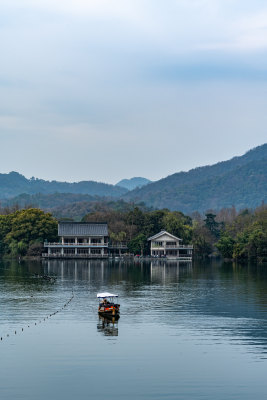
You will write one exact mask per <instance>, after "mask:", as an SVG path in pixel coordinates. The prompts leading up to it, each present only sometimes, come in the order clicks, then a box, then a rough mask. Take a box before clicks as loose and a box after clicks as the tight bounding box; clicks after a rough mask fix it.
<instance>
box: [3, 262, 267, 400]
mask: <svg viewBox="0 0 267 400" xmlns="http://www.w3.org/2000/svg"><path fill="white" fill-rule="evenodd" d="M44 274H49V275H53V276H56V279H55V281H54V282H50V281H46V280H44V279H43V278H42V277H41V276H42V275H44ZM101 291H110V292H115V293H118V294H119V303H120V304H121V317H120V319H119V321H118V322H116V323H114V324H112V322H107V321H105V320H103V319H101V318H99V316H98V313H97V307H98V301H97V299H96V294H97V292H101ZM0 310H1V313H0V336H1V337H2V340H1V341H0V398H1V399H4V400H9V399H12V400H14V399H15V400H16V399H20V400H22V399H23V400H24V399H25V400H26V399H27V400H37V399H38V400H40V399H41V400H43V399H45V400H47V399H64V400H68V399H71V400H73V399H89V398H92V399H98V400H102V399H109V400H113V399H153V400H155V399H213V400H214V399H222V400H225V399H242V400H244V399H250V400H251V399H252V398H259V399H263V398H266V396H267V380H266V368H267V266H266V265H265V266H249V265H245V266H241V265H236V264H232V263H229V264H226V263H223V262H220V261H213V262H211V261H208V262H194V263H193V264H179V263H178V262H174V261H173V262H171V261H170V262H166V261H160V260H154V261H152V262H141V261H137V262H133V261H128V262H123V261H113V262H111V261H95V260H94V261H88V260H84V261H83V260H78V261H73V260H68V261H66V260H65V261H58V260H55V261H53V260H52V261H40V262H38V261H36V262H33V261H32V262H26V261H22V262H21V263H18V262H16V261H5V262H4V261H2V262H0Z"/></svg>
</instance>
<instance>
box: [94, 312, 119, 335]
mask: <svg viewBox="0 0 267 400" xmlns="http://www.w3.org/2000/svg"><path fill="white" fill-rule="evenodd" d="M97 331H98V332H101V333H103V335H105V336H118V335H119V328H118V320H116V319H115V318H114V317H113V318H104V317H101V316H100V315H99V320H98V324H97Z"/></svg>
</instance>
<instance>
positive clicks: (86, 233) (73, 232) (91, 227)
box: [43, 222, 109, 258]
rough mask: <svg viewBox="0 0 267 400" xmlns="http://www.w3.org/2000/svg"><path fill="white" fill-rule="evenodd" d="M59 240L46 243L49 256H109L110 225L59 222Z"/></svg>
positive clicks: (46, 254) (47, 255)
mask: <svg viewBox="0 0 267 400" xmlns="http://www.w3.org/2000/svg"><path fill="white" fill-rule="evenodd" d="M58 236H59V241H58V242H57V243H47V242H46V243H44V247H45V248H47V253H45V254H43V256H44V257H48V258H79V257H80V258H105V257H108V246H109V243H108V226H107V224H106V223H96V222H93V223H85V222H84V223H82V222H59V224H58Z"/></svg>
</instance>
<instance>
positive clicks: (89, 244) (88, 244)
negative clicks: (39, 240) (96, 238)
mask: <svg viewBox="0 0 267 400" xmlns="http://www.w3.org/2000/svg"><path fill="white" fill-rule="evenodd" d="M107 246H108V243H61V242H54V243H48V242H45V243H44V247H107Z"/></svg>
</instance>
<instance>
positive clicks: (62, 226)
mask: <svg viewBox="0 0 267 400" xmlns="http://www.w3.org/2000/svg"><path fill="white" fill-rule="evenodd" d="M58 236H108V226H107V224H105V223H94V222H92V223H79V222H59V224H58Z"/></svg>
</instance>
